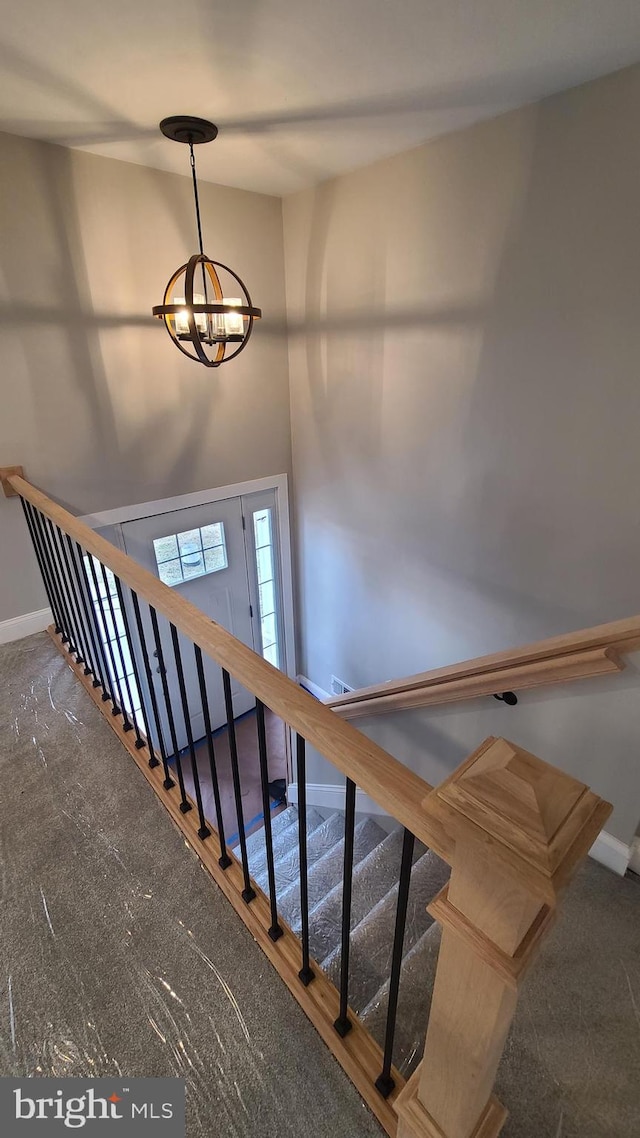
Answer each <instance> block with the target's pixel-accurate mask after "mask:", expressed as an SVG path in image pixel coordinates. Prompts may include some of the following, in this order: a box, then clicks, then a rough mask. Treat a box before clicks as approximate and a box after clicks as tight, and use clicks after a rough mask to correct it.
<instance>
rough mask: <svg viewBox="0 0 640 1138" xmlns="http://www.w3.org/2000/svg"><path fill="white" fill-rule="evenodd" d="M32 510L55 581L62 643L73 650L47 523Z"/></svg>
mask: <svg viewBox="0 0 640 1138" xmlns="http://www.w3.org/2000/svg"><path fill="white" fill-rule="evenodd" d="M29 508H30V509H31V510H32V512H33V520H34V525H35V527H36V529H37V531H38V533H39V535H40V542H41V545H42V549H43V551H44V552H45V555H46V558H47V560H48V562H49V565H50V566H51V579H52V580H53V581H55V583H56V593H57V597H58V607H59V609H60V616H61V619H62V643H63V644H66V645H67V647H68V648H69V650H70V651H73V645H72V643H71V621H70V619H69V612H68V609H67V602H66V598H65V595H64V592H63V589H62V579H61V574H60V569H59V568H58V563H57V561H56V560H55V557H54V555H53V547H52V544H51V534H50V532H49V527H48V525H47V519H46V518H45V516H44V514H41V513H40V511H39V510H36V509H35V507H33V506H32V507H29Z"/></svg>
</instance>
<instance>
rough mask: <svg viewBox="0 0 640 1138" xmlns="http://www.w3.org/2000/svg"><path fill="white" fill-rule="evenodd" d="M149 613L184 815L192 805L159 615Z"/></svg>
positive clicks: (150, 610) (150, 609)
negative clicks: (185, 780)
mask: <svg viewBox="0 0 640 1138" xmlns="http://www.w3.org/2000/svg"><path fill="white" fill-rule="evenodd" d="M149 612H150V614H151V626H152V628H153V639H154V641H155V645H156V655H157V657H158V672H159V674H160V680H161V683H162V693H163V695H164V705H165V710H166V712H167V721H168V723H169V734H170V735H171V745H172V747H173V753H174V755H175V760H176V774H177V775H178V786H179V787H180V798H181V802H180V810H181V811H182V813H183V814H188V812H189V810H190V809H191V803H190V802H189V801H188V799H187V792H186V790H185V787H184V778H183V776H182V761H181V759H180V751H179V749H178V737H177V735H176V725H175V721H174V718H173V708H172V707H171V696H170V694H169V685H168V683H167V669H166V667H165V663H164V653H163V651H162V641H161V639H160V629H159V628H158V614H157V613H156V610H155V609H154V607H153V605H149Z"/></svg>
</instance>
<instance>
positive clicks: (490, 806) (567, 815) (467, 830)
mask: <svg viewBox="0 0 640 1138" xmlns="http://www.w3.org/2000/svg"><path fill="white" fill-rule="evenodd" d="M424 805H425V807H426V808H427V809H428V810H429V811H430V812H433V813H434V814H436V816H438V817H439V818H440V820H441V821H442V823H443V824H444V825H445V826H446V827H447V828H448V829H452V830H453V833H454V835H455V837H456V839H459V838H464V837H469V838H475V839H477V840H480V841H482V842H484V843H489V844H491V845H492V846H493V847H494V849H495V850H496V852H497V853H498V855H499V857H500V860H501V861H503V863H505V864H506V865H507V867H509V865H511V868H512V869H513V870H514V871H516V872H519V871H520V872H521V871H523V870H524V871H529V876H530V871H531V870H533V871H534V872H535V877H536V878H538V879H539V880H540V881H542V882H544V880H545V879H546V881H547V884H548V885H551V884H552V882H551V881H550V879H552V881H553V886H555V887H558V886H560V885H561V884H564V880H565V878H566V877H568V876H569V874H570V872H571V870H572V869H573V867H574V866H575V864H577V862H578V861H579V860H580V859H581V858H582V857H583V856H584V855H585V854H586V853H587V852H588V850H589V848H590V846H591V844H592V843H593V841H594V840H595V838H596V837H597V835H598V833H599V832H600V829H601V828H602V825H603V824H604V821H605V819H606V818H607V817H608V815H609V813H610V812H611V806H610V805H609V803H607V802H603V800H602V799H600V798H598V796H597V795H595V794H593V793H592V792H591V791H590V790H589V788H588V786H586V785H585V784H584V783H583V782H579V781H578V780H577V779H575V778H572V777H571V776H570V775H568V774H565V773H564V772H563V771H560V770H558V768H557V767H553V766H551V765H550V764H549V763H545V762H544V761H543V760H542V759H539V758H537V757H536V755H532V754H530V753H529V751H525V750H524V749H523V748H522V747H519V746H518V745H517V744H516V743H510V742H509V741H508V740H507V739H494V738H489V739H486V740H485V742H484V743H483V744H482V746H481V747H480V748H479V749H478V750H477V751H476V752H475V753H474V754H473V755H471V757H470V758H469V759H467V761H466V762H465V763H463V764H462V765H461V766H460V767H458V769H457V770H455V771H454V772H453V774H452V775H451V776H450V777H449V778H448V779H446V780H445V782H443V783H441V785H440V786H438V787H436V789H435V790H434V791H432V793H431V794H429V795H428V796H427V797H426V799H425V800H424ZM555 891H556V889H555V888H553V889H552V892H553V893H555ZM543 892H547V889H543Z"/></svg>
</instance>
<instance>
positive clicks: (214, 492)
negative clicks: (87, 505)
mask: <svg viewBox="0 0 640 1138" xmlns="http://www.w3.org/2000/svg"><path fill="white" fill-rule="evenodd" d="M260 490H275V494H276V504H277V510H276V513H277V517H278V544H279V547H280V565H281V570H282V603H283V610H284V641H285V654H286V661H287V675H288V676H289V677H290V678H291V679H295V676H296V674H297V668H296V638H295V632H294V628H295V625H294V600H293V597H294V593H293V568H292V557H291V528H290V514H289V479H288V477H287V475H286V474H274V475H270V476H267V477H266V478H254V479H253V480H252V481H249V482H235V483H232V484H231V485H229V486H214V487H212V488H211V489H209V490H195V491H193V492H192V493H190V494H177V495H172V496H171V497H168V498H157V499H154V500H153V501H151V502H140V503H138V504H134V505H131V506H119V507H116V508H115V509H112V510H102V511H99V512H98V513H95V514H85V515H84V516H83V517H81V518H79V519H78V520H79V521H81V522H84V524H85V525H86V526H89V527H90V529H95V530H97V529H103V528H104V527H106V526H113V527H114V533H115V536H116V539H117V544H118V546H119V547H120V548H121V549H122V548H124V545H123V536H122V529H121V526H122V524H123V523H125V522H135V521H138V520H140V519H142V518H150V517H153V516H154V515H155V514H169V513H172V511H173V510H185V509H188V508H189V507H190V506H206V505H208V504H209V503H210V502H220V501H223V500H224V499H225V498H241V497H243V495H247V494H255V493H257V492H259V491H260Z"/></svg>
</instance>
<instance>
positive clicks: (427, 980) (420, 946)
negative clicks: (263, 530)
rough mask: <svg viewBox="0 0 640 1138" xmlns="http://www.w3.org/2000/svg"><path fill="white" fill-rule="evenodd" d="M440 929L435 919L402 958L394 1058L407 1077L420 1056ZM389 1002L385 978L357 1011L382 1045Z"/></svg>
mask: <svg viewBox="0 0 640 1138" xmlns="http://www.w3.org/2000/svg"><path fill="white" fill-rule="evenodd" d="M441 933H442V930H441V928H440V925H439V924H438V922H437V921H434V923H433V924H432V925H430V927H429V928H428V929H427V931H426V932H425V933H423V934H422V936H421V937H420V939H419V940H418V941H417V942H416V944H414V946H413V948H412V949H411V951H410V952H408V953H407V954H406V956H405V957H404V959H403V961H402V971H401V973H400V991H399V995H398V1011H397V1015H396V1031H395V1038H394V1046H393V1062H394V1064H395V1066H396V1067H397V1068H398V1070H399V1071H400V1074H401V1075H404V1077H405V1078H406V1079H408V1078H409V1076H410V1075H411V1074H413V1072H414V1071H415V1069H416V1067H417V1066H418V1063H419V1062H420V1059H421V1058H422V1051H423V1048H424V1037H425V1032H426V1029H427V1023H428V1021H429V1009H430V1007H431V996H432V994H433V987H434V984H435V978H436V967H437V964H438V952H439V950H440V939H441ZM388 1002H389V980H388V979H387V980H386V981H385V983H384V984H383V985H382V986H381V987H380V988H379V989H378V991H377V992H376V993H375V995H374V996H373V997H372V999H371V1000H370V1001H369V1003H368V1004H367V1006H366V1007H365V1009H364V1011H362V1012H361V1013H360V1019H361V1021H362V1023H363V1024H364V1026H365V1027H366V1028H367V1030H368V1031H370V1032H371V1034H372V1036H373V1038H374V1039H375V1040H376V1042H377V1043H379V1044H380V1046H381V1047H382V1046H384V1036H385V1030H386V1025H387V1008H388Z"/></svg>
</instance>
